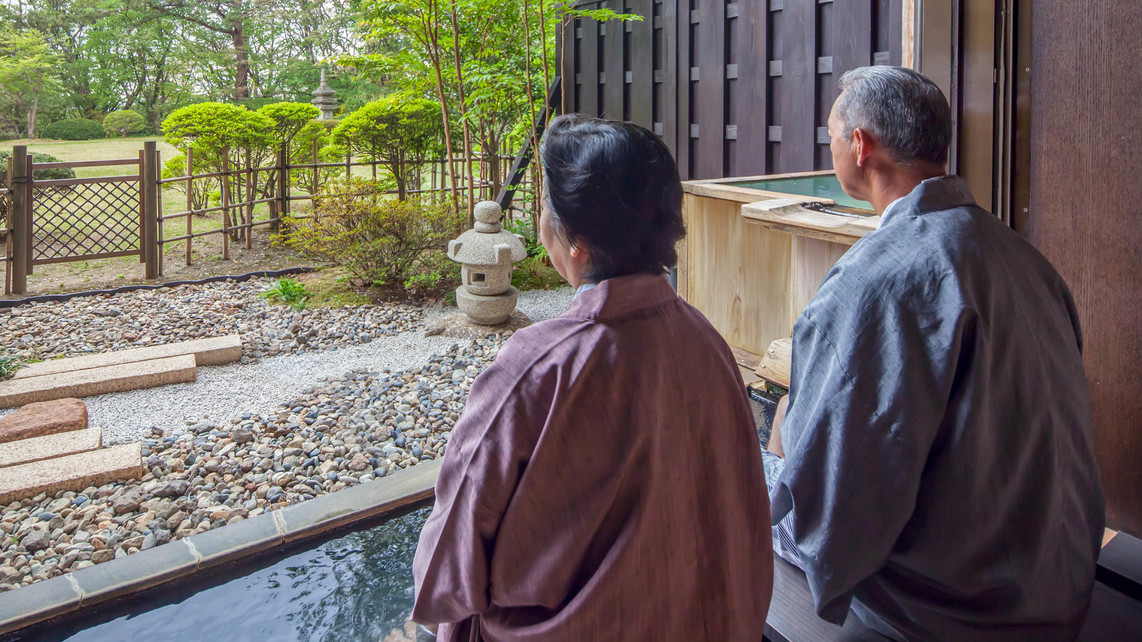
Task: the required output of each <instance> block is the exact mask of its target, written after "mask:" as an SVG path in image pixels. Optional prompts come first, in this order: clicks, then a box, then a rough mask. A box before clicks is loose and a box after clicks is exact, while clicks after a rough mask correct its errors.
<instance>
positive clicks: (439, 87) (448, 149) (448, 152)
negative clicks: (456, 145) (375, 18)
mask: <svg viewBox="0 0 1142 642" xmlns="http://www.w3.org/2000/svg"><path fill="white" fill-rule="evenodd" d="M438 29H439V26H438V25H437V23H436V22H435V21H434V22H433V26H432V32H431V33H430V34H428V36H429V40H430V44H431V47H432V49H431V50H430V52H429V53H430V56H431V58H432V68H433V70H434V71H435V72H436V95H437V97H439V98H440V112H441V114H443V117H444V154H445V157H446V158H447V159H448V162H447V163H446V166H447V167H448V175H449V177H450V178H451V181H450V182H449V188H450V190H451V192H452V209H453V211H456V212H459V211H460V195H459V194H457V193H456V165H455V163H454V162H453V159H452V126H451V125H450V124H449V122H448V96H446V95H445V93H444V77H443V75H442V74H441V72H440V66H441V63H440V39H439V31H438Z"/></svg>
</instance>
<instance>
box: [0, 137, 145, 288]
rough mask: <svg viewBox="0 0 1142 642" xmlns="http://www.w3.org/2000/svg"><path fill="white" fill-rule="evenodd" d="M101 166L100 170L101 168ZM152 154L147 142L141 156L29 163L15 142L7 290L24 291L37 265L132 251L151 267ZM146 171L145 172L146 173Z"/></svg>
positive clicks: (129, 254)
mask: <svg viewBox="0 0 1142 642" xmlns="http://www.w3.org/2000/svg"><path fill="white" fill-rule="evenodd" d="M81 167H83V168H112V169H111V170H109V171H110V172H117V171H119V172H121V171H122V170H119V169H118V168H119V167H129V168H132V170H129V172H130V173H126V174H123V173H120V174H113V175H109V176H97V177H89V178H60V179H40V180H37V179H36V178H35V172H36V171H38V170H48V169H76V168H81ZM100 173H102V172H100ZM157 174H158V156H157V152H156V150H155V143H154V142H153V141H152V142H147V143H145V145H144V149H143V150H142V151H140V152H139V157H138V158H137V159H135V158H128V159H120V160H99V161H76V162H55V163H35V162H34V161H33V159H32V155H31V154H29V153H28V152H27V148H26V147H25V146H23V145H18V146H16V147H15V148H14V149H13V157H12V169H11V181H10V190H11V199H10V203H11V206H10V207H9V208H8V225H7V227H8V233H7V234H6V236H7V237H8V238H9V239H10V242H9V244H8V246H9V247H10V250H9V252H8V253H7V254H8V256H7V257H6V258H7V263H8V268H9V270H8V271H9V273H10V274H9V278H7V279H6V283H5V285H6V286H7V287H6V288H5V293H6V294H22V293H24V292H26V291H27V276H28V275H29V274H32V273H33V272H34V270H35V266H37V265H44V264H48V263H64V262H71V261H87V260H93V259H104V258H113V257H119V256H138V257H139V261H140V262H141V263H145V264H146V278H148V279H153V278H155V276H156V275H157V265H156V264H157V260H156V257H157V252H156V249H155V247H154V246H155V240H154V239H155V238H156V232H157V230H156V227H157V220H158V218H157V214H158V213H157V211H156V209H157V207H156V204H155V200H156V199H155V198H154V196H155V190H156V189H157ZM147 179H149V180H147Z"/></svg>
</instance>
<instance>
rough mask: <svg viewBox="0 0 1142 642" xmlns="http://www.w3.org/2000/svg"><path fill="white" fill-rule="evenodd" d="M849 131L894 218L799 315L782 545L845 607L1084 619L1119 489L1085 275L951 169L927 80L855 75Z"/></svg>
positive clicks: (897, 620)
mask: <svg viewBox="0 0 1142 642" xmlns="http://www.w3.org/2000/svg"><path fill="white" fill-rule="evenodd" d="M829 133H830V136H831V137H832V142H831V147H832V154H833V164H834V167H835V169H836V173H837V178H838V179H839V180H840V182H841V185H842V187H843V188H844V190H845V192H846V193H848V194H849V195H851V196H853V197H855V198H859V199H864V200H867V201H868V202H870V203H871V204H872V206H873V208H874V209H875V210H876V212H877V213H879V214H880V215H881V222H880V227H879V228H878V229H877V230H876V231H874V232H872V233H870V234H868V235H867V236H865V237H864V238H863V239H861V240H860V241H859V242H858V243H857V244H856V245H854V246H853V247H852V249H851V250H849V251H848V253H846V254H845V256H844V257H842V258H841V259H840V260H839V261H838V262H837V264H836V265H835V266H834V267H833V269H832V270H831V271H830V272H829V273H828V275H827V276H826V277H825V280H824V283H822V285H821V288H820V290H819V292H818V293H817V295H816V296H815V297H814V299H813V301H812V302H811V303H810V304H809V306H808V307H807V308H806V309H805V312H804V313H803V314H802V315H801V318H800V319H799V320H798V321H797V324H796V326H795V327H794V330H793V370H792V378H791V380H790V390H789V396H788V397H786V399H785V400H783V402H782V403H783V405H785V402H786V401H788V404H787V409H785V410H786V414H785V416H784V420H783V422H781V423H780V425H779V427H778V430H776V431H775V432H776V434H775V438H774V439H773V445H772V446H771V450H773V451H776V454H775V453H772V452H771V453H765V456H766V478H767V479H766V481H767V483H768V484H769V486H770V501H771V505H772V522H773V524H774V525H775V528H774V530H775V532H774V547H775V549H776V550H777V552H778V553H779V554H780V555H782V556H783V557H785V558H786V559H788V560H789V561H791V562H793V563H795V564H797V565H798V566H800V567H801V568H802V569H803V570H804V571H805V574H806V576H807V578H808V581H809V586H810V588H811V590H812V594H813V598H814V600H815V602H816V608H817V613H818V614H819V615H820V616H821V617H822V618H824V619H826V620H829V621H832V622H836V623H841V622H843V621H844V620H845V618H846V616H847V615H848V612H849V611H850V609H851V610H852V611H853V612H854V613H855V614H856V615H857V617H858V618H860V620H861V621H862V622H863V623H864V624H866V625H867V626H869V627H871V628H872V629H874V630H876V631H878V632H880V633H882V634H884V635H887V636H889V637H891V638H895V639H954V640H987V639H996V640H999V639H1003V640H1008V639H1012V638H1014V639H1029V638H1030V639H1036V640H1048V639H1066V638H1073V637H1074V636H1075V635H1076V634H1077V632H1078V630H1079V627H1080V626H1081V623H1082V620H1083V617H1084V615H1085V613H1086V610H1087V607H1088V605H1089V601H1090V595H1091V590H1092V585H1093V581H1094V568H1095V560H1096V558H1097V555H1098V550H1099V541H1100V535H1101V533H1102V528H1103V509H1104V504H1103V499H1102V494H1101V490H1100V486H1099V480H1098V473H1097V470H1096V468H1095V461H1094V455H1093V447H1092V440H1091V425H1090V424H1091V414H1090V398H1089V391H1088V389H1087V383H1086V379H1085V378H1084V376H1083V364H1082V358H1081V349H1082V337H1081V334H1080V331H1079V321H1078V313H1077V312H1076V310H1075V306H1074V303H1073V302H1072V300H1071V295H1070V293H1069V291H1068V290H1067V286H1066V284H1065V283H1064V282H1063V279H1062V278H1061V277H1060V276H1059V275H1058V273H1056V272H1055V270H1054V269H1053V268H1052V267H1051V265H1050V263H1048V262H1047V260H1046V259H1045V258H1044V257H1043V256H1042V255H1041V254H1040V253H1039V252H1038V251H1036V250H1035V248H1033V247H1032V246H1031V245H1030V244H1028V243H1027V242H1026V241H1024V240H1023V239H1022V238H1020V237H1019V236H1018V235H1017V234H1016V233H1015V232H1013V231H1012V230H1011V229H1009V228H1008V227H1007V226H1005V225H1003V223H1002V222H1000V221H999V220H998V219H996V218H995V217H994V216H992V215H991V214H989V213H988V212H986V211H984V210H983V209H981V208H980V207H978V206H977V205H976V204H975V202H974V201H973V200H972V197H971V194H970V192H969V190H968V187H967V185H966V184H965V183H964V181H963V180H962V179H960V178H958V177H956V176H949V175H945V173H944V166H945V163H946V161H947V155H948V144H949V141H950V139H951V117H950V110H949V107H948V103H947V101H946V100H945V98H944V96H943V95H942V94H941V93H940V90H939V89H938V88H937V87H936V86H935V85H934V84H932V82H931V81H929V80H928V79H927V78H925V77H923V76H921V75H920V74H918V73H916V72H914V71H911V70H909V69H903V68H898V67H865V68H862V69H855V70H853V71H850V72H848V73H847V74H845V75H844V76H843V77H842V78H841V94H840V97H838V98H837V101H836V103H835V104H834V106H833V110H832V113H831V115H830V116H829ZM779 414H780V413H779ZM781 442H784V458H781V457H778V456H776V455H780V454H781V445H780V444H781Z"/></svg>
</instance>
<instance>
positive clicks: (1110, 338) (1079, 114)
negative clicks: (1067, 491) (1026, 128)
mask: <svg viewBox="0 0 1142 642" xmlns="http://www.w3.org/2000/svg"><path fill="white" fill-rule="evenodd" d="M1031 21H1032V29H1031V30H1032V34H1031V49H1032V63H1031V65H1030V67H1031V91H1032V93H1033V95H1034V100H1033V101H1032V103H1031V168H1030V194H1031V203H1030V208H1029V209H1030V212H1029V214H1028V220H1027V227H1026V235H1027V238H1028V239H1029V240H1030V241H1031V242H1032V243H1034V244H1035V246H1036V247H1038V248H1039V250H1040V251H1042V252H1043V254H1044V255H1045V256H1046V257H1047V258H1048V259H1049V260H1050V261H1051V263H1052V264H1053V265H1054V266H1055V268H1056V269H1058V270H1059V273H1060V274H1062V276H1063V278H1064V279H1066V281H1067V283H1068V285H1069V286H1070V288H1071V291H1072V293H1073V295H1074V299H1075V304H1076V306H1077V307H1078V311H1079V319H1080V321H1081V323H1082V329H1083V336H1084V351H1083V361H1084V365H1085V366H1086V375H1087V379H1088V380H1089V382H1090V389H1091V399H1092V402H1093V413H1094V433H1095V452H1096V455H1097V457H1098V462H1099V468H1100V471H1101V473H1102V485H1103V492H1104V494H1105V496H1106V501H1107V525H1108V526H1109V527H1111V528H1114V529H1118V530H1121V531H1125V532H1128V533H1130V534H1132V535H1135V536H1139V537H1142V466H1140V465H1139V462H1142V394H1140V393H1139V383H1140V382H1142V277H1140V276H1139V275H1142V225H1140V223H1142V216H1140V215H1139V208H1140V205H1139V204H1140V203H1142V180H1139V178H1138V171H1139V168H1142V120H1140V119H1139V118H1138V88H1139V87H1142V66H1140V65H1139V64H1138V61H1139V60H1142V38H1139V34H1142V11H1137V10H1125V6H1124V5H1123V4H1121V3H1113V2H1082V3H1041V4H1040V3H1035V8H1034V11H1033V12H1032V14H1031Z"/></svg>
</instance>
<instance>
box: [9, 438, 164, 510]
mask: <svg viewBox="0 0 1142 642" xmlns="http://www.w3.org/2000/svg"><path fill="white" fill-rule="evenodd" d="M141 446H142V445H141V444H138V443H134V444H123V445H121V446H114V447H111V448H104V449H102V450H92V451H90V452H84V453H78V454H75V455H67V456H64V457H56V458H55V459H45V460H43V461H37V462H33V463H30V464H20V465H18V466H9V467H7V468H0V504H10V503H12V502H14V501H16V500H18V499H26V498H28V497H35V496H36V495H38V494H40V493H48V494H55V493H58V492H59V491H61V490H71V491H80V490H83V489H84V488H87V487H88V486H102V485H103V484H106V483H109V482H113V481H125V480H128V479H138V478H139V477H141V476H142V474H143V457H142V450H141Z"/></svg>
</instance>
